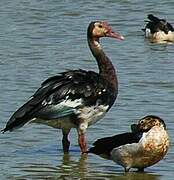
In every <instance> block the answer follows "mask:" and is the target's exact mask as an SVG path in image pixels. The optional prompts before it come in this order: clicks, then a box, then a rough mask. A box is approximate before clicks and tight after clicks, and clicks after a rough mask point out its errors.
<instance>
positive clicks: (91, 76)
mask: <svg viewBox="0 0 174 180" xmlns="http://www.w3.org/2000/svg"><path fill="white" fill-rule="evenodd" d="M101 37H111V38H117V39H120V40H123V39H124V38H123V36H121V35H119V34H118V33H115V32H113V31H112V29H111V27H110V26H109V25H108V24H107V23H106V22H100V21H96V22H91V23H90V24H89V26H88V30H87V39H88V44H89V47H90V49H91V52H92V54H93V55H94V57H95V58H96V61H97V63H98V67H99V73H96V72H92V71H85V70H81V69H80V70H70V71H67V72H63V73H60V74H58V75H56V76H53V77H50V78H48V79H47V80H45V81H44V82H43V83H42V84H41V87H40V88H39V89H38V90H37V91H36V92H35V94H34V95H33V96H32V98H31V99H30V100H29V101H28V102H26V103H25V104H24V105H23V106H22V107H20V108H19V109H18V110H17V111H16V112H15V113H14V114H13V115H12V117H11V118H10V120H9V121H8V122H7V125H6V127H5V128H4V129H3V130H2V132H6V131H13V130H14V129H16V128H19V127H22V126H23V125H24V124H26V123H28V122H35V123H42V124H47V125H49V126H51V127H54V128H59V129H62V133H63V139H62V144H63V150H64V153H66V152H69V145H70V142H69V140H68V134H69V132H70V130H71V128H76V129H77V132H78V142H79V146H80V149H81V152H82V153H83V152H86V149H87V148H86V140H85V133H86V129H87V128H88V126H90V125H91V124H93V123H95V122H97V121H98V120H99V119H101V118H102V117H103V116H104V115H105V113H106V112H107V111H108V110H109V109H110V108H111V106H112V105H113V103H114V101H115V99H116V97H117V93H118V82H117V76H116V72H115V68H114V66H113V64H112V63H111V61H110V60H109V58H108V57H107V56H106V55H105V53H104V51H103V50H102V47H101V46H100V43H99V38H101Z"/></svg>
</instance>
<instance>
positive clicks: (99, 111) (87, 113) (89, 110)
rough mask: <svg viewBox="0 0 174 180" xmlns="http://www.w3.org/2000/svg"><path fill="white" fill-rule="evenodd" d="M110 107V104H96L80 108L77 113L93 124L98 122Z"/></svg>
mask: <svg viewBox="0 0 174 180" xmlns="http://www.w3.org/2000/svg"><path fill="white" fill-rule="evenodd" d="M108 107H109V106H108V105H105V106H104V105H96V106H88V107H83V108H79V109H78V111H77V113H78V114H79V116H78V117H79V118H80V119H83V120H84V121H86V122H87V123H89V125H91V124H94V123H96V122H97V121H98V120H99V119H101V118H102V117H103V116H104V115H105V113H106V111H107V109H108Z"/></svg>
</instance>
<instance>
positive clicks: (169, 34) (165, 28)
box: [142, 14, 174, 42]
mask: <svg viewBox="0 0 174 180" xmlns="http://www.w3.org/2000/svg"><path fill="white" fill-rule="evenodd" d="M147 18H148V19H149V20H148V21H146V22H147V24H146V25H145V28H143V29H142V30H143V31H144V33H145V37H146V38H147V39H149V40H150V41H151V42H174V28H173V27H172V25H171V24H170V23H168V22H167V21H166V20H165V19H159V18H158V17H156V16H154V15H152V14H149V15H148V16H147Z"/></svg>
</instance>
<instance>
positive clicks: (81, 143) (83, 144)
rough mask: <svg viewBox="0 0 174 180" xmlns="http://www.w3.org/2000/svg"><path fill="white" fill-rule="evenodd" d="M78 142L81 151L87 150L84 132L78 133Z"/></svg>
mask: <svg viewBox="0 0 174 180" xmlns="http://www.w3.org/2000/svg"><path fill="white" fill-rule="evenodd" d="M78 142H79V146H80V150H81V152H82V153H86V152H87V144H86V138H85V134H79V138H78Z"/></svg>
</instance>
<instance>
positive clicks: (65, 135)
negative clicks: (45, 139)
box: [62, 129, 70, 154]
mask: <svg viewBox="0 0 174 180" xmlns="http://www.w3.org/2000/svg"><path fill="white" fill-rule="evenodd" d="M69 132H70V129H69V130H64V129H63V130H62V134H63V138H62V145H63V152H64V154H65V153H68V152H69V146H70V141H69V140H68V134H69Z"/></svg>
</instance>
